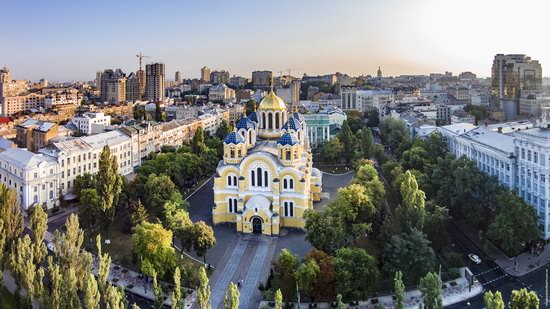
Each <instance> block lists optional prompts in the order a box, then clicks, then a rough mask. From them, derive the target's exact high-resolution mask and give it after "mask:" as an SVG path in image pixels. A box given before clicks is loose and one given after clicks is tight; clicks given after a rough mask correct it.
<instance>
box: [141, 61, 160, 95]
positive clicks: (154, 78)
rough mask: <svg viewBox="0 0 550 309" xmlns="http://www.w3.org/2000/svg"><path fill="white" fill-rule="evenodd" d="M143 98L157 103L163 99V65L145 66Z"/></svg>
mask: <svg viewBox="0 0 550 309" xmlns="http://www.w3.org/2000/svg"><path fill="white" fill-rule="evenodd" d="M145 73H146V74H145V75H146V77H145V80H146V81H147V87H146V88H145V96H146V97H147V100H150V101H155V102H159V101H162V100H163V99H164V81H165V80H164V76H165V75H164V63H158V62H157V63H150V64H148V65H146V66H145Z"/></svg>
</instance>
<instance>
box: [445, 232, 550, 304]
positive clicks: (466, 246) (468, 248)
mask: <svg viewBox="0 0 550 309" xmlns="http://www.w3.org/2000/svg"><path fill="white" fill-rule="evenodd" d="M449 233H450V236H451V239H452V241H453V244H454V246H455V249H456V250H457V251H458V252H460V253H461V254H462V257H463V259H464V261H465V263H466V266H468V267H470V269H471V270H472V272H473V273H474V275H475V276H476V278H477V280H479V282H480V283H481V284H482V285H483V288H484V289H485V290H486V291H488V290H492V291H496V290H498V291H500V292H501V293H502V296H503V298H504V300H505V302H508V301H509V300H510V294H511V293H512V290H518V289H521V288H528V289H530V290H533V291H535V292H536V293H537V295H538V297H539V299H540V308H550V306H546V305H545V299H546V297H545V295H546V292H545V289H546V269H547V268H548V265H547V266H546V267H542V268H540V269H538V270H536V271H534V272H532V273H530V274H528V275H525V276H522V277H519V278H515V277H512V276H510V275H508V274H506V272H505V271H504V270H502V269H501V268H500V267H499V266H498V265H497V264H496V263H494V262H493V261H491V260H490V259H489V257H488V256H486V255H485V254H484V253H483V252H482V251H481V250H480V249H479V248H478V247H477V246H476V244H475V243H474V242H472V241H471V240H470V239H469V238H468V237H466V235H465V234H464V233H462V231H460V230H459V229H458V228H456V227H455V226H454V225H453V224H451V225H449ZM546 250H550V249H548V248H547V249H546ZM469 253H473V254H476V255H478V256H479V257H480V258H481V261H482V263H481V264H479V265H477V264H475V263H473V262H470V260H469V259H468V256H467V255H468V254H469ZM468 303H469V305H468ZM465 307H471V308H484V302H483V294H480V295H478V296H476V297H474V298H472V299H470V300H468V301H464V302H461V303H457V304H454V305H452V306H449V307H448V308H453V309H454V308H457V309H458V308H465Z"/></svg>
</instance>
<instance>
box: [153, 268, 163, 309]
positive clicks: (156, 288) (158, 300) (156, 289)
mask: <svg viewBox="0 0 550 309" xmlns="http://www.w3.org/2000/svg"><path fill="white" fill-rule="evenodd" d="M152 277H153V294H155V309H163V308H164V292H163V291H162V287H161V286H160V284H159V283H158V280H157V272H156V271H155V270H153V275H152Z"/></svg>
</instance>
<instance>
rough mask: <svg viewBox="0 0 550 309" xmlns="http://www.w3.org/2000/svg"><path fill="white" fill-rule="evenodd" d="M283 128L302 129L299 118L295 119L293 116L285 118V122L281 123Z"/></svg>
mask: <svg viewBox="0 0 550 309" xmlns="http://www.w3.org/2000/svg"><path fill="white" fill-rule="evenodd" d="M283 129H284V130H289V129H291V130H294V131H296V130H302V124H301V123H300V120H299V119H296V118H294V117H290V119H288V120H287V122H285V124H284V125H283Z"/></svg>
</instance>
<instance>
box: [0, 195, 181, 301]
mask: <svg viewBox="0 0 550 309" xmlns="http://www.w3.org/2000/svg"><path fill="white" fill-rule="evenodd" d="M15 194H16V193H15V191H14V190H10V189H8V188H7V187H5V186H4V185H3V184H0V253H1V255H0V275H1V274H2V270H8V271H9V273H10V274H11V276H12V277H13V278H14V279H15V283H16V286H17V288H16V297H17V299H18V300H19V299H20V298H19V295H21V296H23V299H22V300H20V301H21V303H20V305H21V306H22V307H30V306H31V304H38V305H40V306H41V307H44V308H83V307H84V308H98V309H99V308H113V309H118V308H120V309H122V308H127V307H128V301H127V300H126V297H125V293H124V290H123V289H122V288H119V287H116V286H114V285H112V284H111V283H110V282H109V281H108V279H107V278H108V277H109V271H110V265H111V257H110V256H109V255H108V254H107V253H103V252H102V247H101V236H100V235H98V236H97V239H96V246H97V256H96V257H95V258H94V257H93V256H92V254H90V253H89V252H87V251H85V250H84V248H83V246H82V245H83V242H84V237H85V236H84V231H83V230H82V229H81V228H80V224H79V220H78V217H77V216H76V215H74V214H71V215H70V216H69V217H68V218H67V220H66V222H65V225H64V228H63V230H64V231H63V232H60V231H59V230H56V231H55V232H54V241H53V253H52V254H51V255H48V250H47V248H46V245H45V242H44V241H45V235H46V231H47V222H48V216H47V214H46V212H45V211H44V210H43V209H42V207H41V206H39V205H37V206H35V207H34V208H33V209H32V210H31V211H30V219H29V228H30V230H31V232H32V233H31V234H25V235H23V233H22V232H23V216H22V214H21V212H20V207H19V205H17V203H16V197H15ZM138 233H139V232H138ZM30 235H32V238H31V236H30ZM170 241H171V239H170ZM158 242H162V237H158V238H155V241H154V242H153V241H151V242H150V243H149V246H148V248H147V250H145V251H149V250H151V249H152V248H153V247H152V244H155V243H158ZM162 245H163V244H161V245H159V246H162ZM170 248H171V247H170ZM172 250H173V249H172ZM94 259H96V260H97V268H96V272H95V273H96V274H95V275H94V272H92V269H93V261H94ZM155 263H159V262H158V261H155ZM173 273H174V276H173V281H174V282H173V283H174V289H173V290H172V292H170V297H171V301H172V308H184V298H185V293H184V290H183V289H182V287H181V279H182V278H181V273H180V269H179V267H175V268H174V272H173ZM148 274H150V275H151V277H152V278H153V283H154V284H153V286H154V287H153V290H154V292H155V295H156V296H157V300H156V303H155V304H156V305H155V307H156V308H164V307H163V303H164V299H165V297H164V295H165V293H168V291H163V288H162V287H161V285H160V284H159V283H158V281H157V274H158V273H157V272H156V270H155V267H151V270H150V272H149V273H148ZM0 284H1V281H0ZM133 307H134V308H137V306H136V305H135V304H134V305H133Z"/></svg>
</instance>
